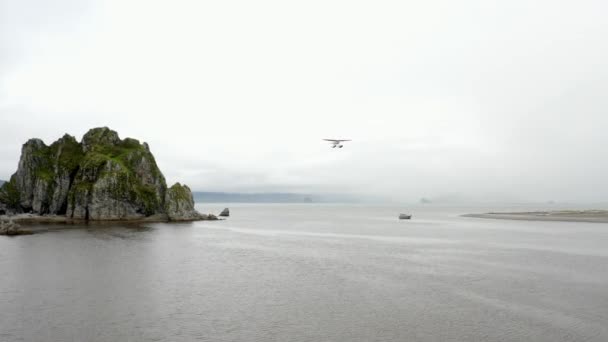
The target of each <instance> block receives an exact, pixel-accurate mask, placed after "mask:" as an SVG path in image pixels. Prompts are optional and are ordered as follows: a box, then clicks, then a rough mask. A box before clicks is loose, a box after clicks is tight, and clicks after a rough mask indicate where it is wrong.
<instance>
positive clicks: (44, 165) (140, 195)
mask: <svg viewBox="0 0 608 342" xmlns="http://www.w3.org/2000/svg"><path fill="white" fill-rule="evenodd" d="M177 185H179V184H176V185H175V186H173V187H171V189H170V190H169V191H168V190H167V185H166V182H165V178H164V176H163V174H162V173H161V171H160V170H159V169H158V166H157V165H156V160H155V159H154V156H153V155H152V153H151V152H150V148H149V146H148V145H147V144H146V143H143V144H142V143H140V142H139V141H138V140H136V139H131V138H126V139H120V137H119V136H118V133H116V132H115V131H113V130H111V129H109V128H107V127H101V128H94V129H91V130H90V131H88V132H87V133H86V134H85V135H84V137H83V139H82V142H80V143H79V142H78V141H76V139H75V138H74V137H72V136H69V135H65V136H63V137H62V138H61V139H59V140H58V141H56V142H54V143H53V144H51V145H50V146H47V145H45V144H44V142H43V141H42V140H39V139H31V140H29V141H28V142H26V143H25V144H24V145H23V148H22V153H21V159H20V161H19V167H18V169H17V172H16V173H15V174H14V175H13V176H12V177H11V180H10V181H9V182H7V183H5V184H4V185H2V187H1V188H0V203H2V205H3V207H5V208H8V210H12V211H14V212H32V213H36V214H41V215H44V214H54V215H64V214H65V215H67V216H68V217H69V218H74V219H83V220H131V219H143V218H146V217H150V216H160V217H165V218H167V219H171V220H193V219H201V218H204V216H202V215H200V214H199V213H198V212H196V211H195V210H194V202H193V201H192V193H191V192H190V189H189V188H188V187H186V186H181V185H179V186H177Z"/></svg>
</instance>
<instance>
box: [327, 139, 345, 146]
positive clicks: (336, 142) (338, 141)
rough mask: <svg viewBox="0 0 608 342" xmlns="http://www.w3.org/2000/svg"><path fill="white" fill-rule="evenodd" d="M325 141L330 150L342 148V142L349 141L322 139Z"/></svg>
mask: <svg viewBox="0 0 608 342" xmlns="http://www.w3.org/2000/svg"><path fill="white" fill-rule="evenodd" d="M323 140H325V141H329V143H330V144H331V148H336V147H337V148H342V147H344V145H342V143H343V142H345V141H350V139H323Z"/></svg>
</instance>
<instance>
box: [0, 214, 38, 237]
mask: <svg viewBox="0 0 608 342" xmlns="http://www.w3.org/2000/svg"><path fill="white" fill-rule="evenodd" d="M28 234H32V232H31V231H30V230H28V229H23V228H21V225H19V224H18V223H15V222H14V221H13V220H12V218H10V217H6V216H0V235H8V236H13V235H28Z"/></svg>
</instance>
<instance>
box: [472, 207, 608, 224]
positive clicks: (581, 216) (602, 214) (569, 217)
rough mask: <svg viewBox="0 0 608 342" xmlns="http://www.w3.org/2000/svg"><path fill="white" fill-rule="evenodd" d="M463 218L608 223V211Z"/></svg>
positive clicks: (494, 213) (509, 213) (526, 213)
mask: <svg viewBox="0 0 608 342" xmlns="http://www.w3.org/2000/svg"><path fill="white" fill-rule="evenodd" d="M462 216H463V217H474V218H486V219H501V220H525V221H562V222H598V223H608V210H555V211H529V212H490V213H485V214H466V215H462Z"/></svg>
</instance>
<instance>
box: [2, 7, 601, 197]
mask: <svg viewBox="0 0 608 342" xmlns="http://www.w3.org/2000/svg"><path fill="white" fill-rule="evenodd" d="M45 4H46V2H44V1H34V0H29V1H24V2H21V1H20V2H14V1H1V0H0V51H1V52H2V53H1V54H0V56H2V57H0V130H1V133H2V134H1V135H0V178H8V177H9V176H10V174H11V173H12V172H13V171H14V169H15V168H16V164H17V160H18V157H19V150H20V145H21V144H22V143H23V142H25V141H26V140H27V139H28V138H30V137H34V136H35V137H40V138H43V139H44V140H45V141H47V142H51V141H53V140H54V139H57V138H58V137H60V136H61V135H62V134H63V133H65V132H69V133H71V134H74V135H76V136H77V137H79V138H80V137H81V136H82V134H84V132H86V130H87V129H88V128H90V127H94V126H101V125H107V126H110V127H112V128H113V129H115V130H117V131H118V132H119V133H120V134H121V135H122V136H133V137H135V138H138V139H140V140H143V141H148V142H149V143H150V145H151V147H152V150H153V152H155V155H156V156H157V159H158V163H159V164H160V166H161V168H162V169H163V170H164V171H165V173H166V176H167V178H168V180H169V181H177V180H179V181H184V182H186V183H188V184H190V185H191V186H192V188H194V189H200V190H215V191H221V190H226V191H301V192H307V193H320V192H332V193H337V192H343V193H353V194H363V195H368V196H382V197H385V198H390V199H395V200H416V199H417V198H419V197H423V196H424V197H431V198H432V197H436V198H439V197H450V198H456V197H460V198H469V199H483V200H487V199H509V200H535V201H537V200H538V201H544V200H550V199H552V200H558V201H566V200H570V201H602V200H605V198H607V195H608V180H607V178H606V177H605V176H604V175H605V174H606V173H607V171H608V162H607V161H605V160H604V159H605V158H602V156H603V153H602V148H603V146H606V145H607V143H608V136H607V135H606V134H605V132H606V128H608V115H606V112H607V110H608V100H607V99H606V96H605V89H608V64H607V63H606V60H608V58H607V57H608V44H606V42H605V37H606V36H607V34H608V24H607V23H606V21H605V18H604V14H605V13H606V11H607V10H608V5H607V4H606V3H605V2H603V1H591V0H587V1H560V2H555V1H523V0H516V1H509V2H505V1H472V0H470V1H460V2H453V1H439V0H435V1H430V2H423V3H408V2H402V1H375V2H355V3H353V2H349V1H310V2H306V3H300V4H289V3H280V2H279V3H277V2H272V1H262V2H255V3H251V2H246V1H224V2H219V3H217V2H216V3H207V2H204V3H203V2H192V1H172V2H168V1H167V2H154V3H151V2H146V1H67V0H65V1H60V2H53V6H49V5H45ZM333 136H338V137H340V136H344V137H346V138H352V139H354V141H353V142H352V143H351V144H349V145H348V146H347V148H345V149H343V150H340V151H335V150H331V149H328V148H327V146H326V145H325V144H324V143H323V142H322V141H321V140H320V139H322V138H329V137H333Z"/></svg>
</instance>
